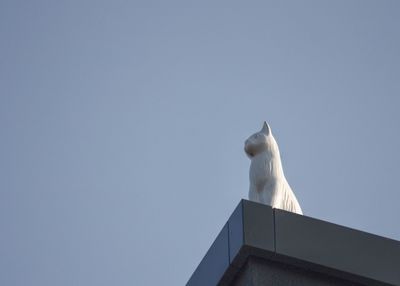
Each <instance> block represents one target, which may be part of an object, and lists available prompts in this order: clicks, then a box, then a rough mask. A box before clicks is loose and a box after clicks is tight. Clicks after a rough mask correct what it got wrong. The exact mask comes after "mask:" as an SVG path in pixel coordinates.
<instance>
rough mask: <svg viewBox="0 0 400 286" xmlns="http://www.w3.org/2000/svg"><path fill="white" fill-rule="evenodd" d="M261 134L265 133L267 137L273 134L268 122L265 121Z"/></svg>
mask: <svg viewBox="0 0 400 286" xmlns="http://www.w3.org/2000/svg"><path fill="white" fill-rule="evenodd" d="M261 132H262V133H264V134H265V135H269V134H270V133H271V127H269V125H268V123H267V122H266V121H264V125H263V128H262V129H261Z"/></svg>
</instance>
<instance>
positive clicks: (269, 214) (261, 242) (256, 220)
mask: <svg viewBox="0 0 400 286" xmlns="http://www.w3.org/2000/svg"><path fill="white" fill-rule="evenodd" d="M242 203H243V228H244V229H243V230H244V244H245V245H247V246H251V247H255V248H259V249H262V250H267V251H271V252H273V251H274V250H275V243H274V241H275V238H274V236H275V235H274V214H273V210H272V208H271V207H270V206H267V205H263V204H259V203H255V202H251V201H246V200H243V201H242Z"/></svg>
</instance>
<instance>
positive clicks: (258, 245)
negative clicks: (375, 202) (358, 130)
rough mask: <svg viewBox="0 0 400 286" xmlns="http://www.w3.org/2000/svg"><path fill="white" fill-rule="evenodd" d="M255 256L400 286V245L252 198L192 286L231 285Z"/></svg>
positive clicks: (237, 212) (348, 278)
mask: <svg viewBox="0 0 400 286" xmlns="http://www.w3.org/2000/svg"><path fill="white" fill-rule="evenodd" d="M250 258H256V259H262V260H263V261H268V262H272V263H278V264H279V265H284V266H285V267H295V268H296V269H301V270H302V271H303V270H304V271H307V273H310V272H311V273H315V274H316V275H321V274H322V275H324V276H329V277H334V278H339V279H341V280H344V281H348V282H351V283H357V284H361V285H373V286H378V285H379V286H383V285H397V286H400V242H399V241H396V240H392V239H388V238H384V237H381V236H377V235H374V234H369V233H366V232H362V231H358V230H354V229H351V228H347V227H344V226H340V225H336V224H332V223H329V222H325V221H321V220H318V219H314V218H311V217H307V216H302V215H298V214H295V213H291V212H287V211H283V210H280V209H272V208H271V207H270V206H266V205H262V204H259V203H255V202H251V201H247V200H241V201H240V203H239V205H238V206H237V207H236V209H235V211H234V212H233V213H232V215H231V216H230V218H229V220H228V222H227V223H226V224H225V226H224V227H223V228H222V230H221V232H220V233H219V234H218V236H217V238H216V239H215V241H214V243H213V244H212V245H211V247H210V249H209V250H208V252H207V254H206V255H205V256H204V258H203V259H202V261H201V262H200V264H199V266H198V267H197V269H196V270H195V272H194V273H193V274H192V276H191V278H190V279H189V281H188V283H187V284H186V285H187V286H197V285H199V286H200V285H201V286H204V285H231V283H232V281H233V280H234V279H235V277H237V276H238V274H239V273H240V271H243V268H244V266H245V264H246V263H247V262H248V261H249V259H250Z"/></svg>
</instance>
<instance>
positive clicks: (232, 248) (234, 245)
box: [228, 200, 244, 263]
mask: <svg viewBox="0 0 400 286" xmlns="http://www.w3.org/2000/svg"><path fill="white" fill-rule="evenodd" d="M228 225H229V254H230V255H229V258H230V262H231V263H232V262H233V260H234V259H235V257H236V255H237V254H238V253H239V251H240V249H241V248H242V246H243V243H244V241H243V200H242V201H240V203H239V205H238V206H237V207H236V209H235V210H234V212H233V213H232V215H231V217H230V218H229V221H228Z"/></svg>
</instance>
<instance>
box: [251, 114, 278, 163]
mask: <svg viewBox="0 0 400 286" xmlns="http://www.w3.org/2000/svg"><path fill="white" fill-rule="evenodd" d="M244 151H245V152H246V154H247V156H248V157H249V158H250V159H252V158H254V157H255V156H257V155H258V154H260V153H263V152H268V153H269V154H270V155H271V156H273V155H279V150H278V144H277V143H276V141H275V138H274V137H273V136H272V132H271V127H270V126H269V125H268V123H267V122H265V121H264V125H263V127H262V129H261V130H260V131H259V132H257V133H254V134H253V135H251V136H250V137H249V138H248V139H247V140H246V141H245V143H244Z"/></svg>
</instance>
